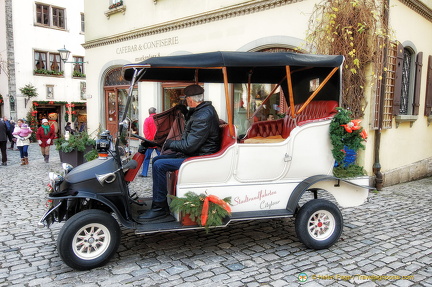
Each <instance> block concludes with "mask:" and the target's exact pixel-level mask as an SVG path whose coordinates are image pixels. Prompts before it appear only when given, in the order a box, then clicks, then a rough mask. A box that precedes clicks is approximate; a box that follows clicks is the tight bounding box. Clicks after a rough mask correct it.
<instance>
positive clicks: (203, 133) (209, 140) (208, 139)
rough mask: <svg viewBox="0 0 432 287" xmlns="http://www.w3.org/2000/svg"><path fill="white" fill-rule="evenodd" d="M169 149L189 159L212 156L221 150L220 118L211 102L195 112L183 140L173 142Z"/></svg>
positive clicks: (198, 107)
mask: <svg viewBox="0 0 432 287" xmlns="http://www.w3.org/2000/svg"><path fill="white" fill-rule="evenodd" d="M169 148H170V149H172V150H175V151H178V152H181V153H183V154H184V155H185V156H187V157H190V156H198V155H206V154H212V153H215V152H217V151H218V150H219V149H220V135H219V116H218V114H217V112H216V110H215V108H214V107H213V106H212V103H211V102H210V101H205V102H202V103H201V104H199V105H198V106H197V107H196V108H195V109H194V110H193V112H192V114H191V115H190V118H189V120H188V121H187V122H186V127H185V130H184V132H183V134H182V139H181V140H178V141H172V142H171V143H170V145H169Z"/></svg>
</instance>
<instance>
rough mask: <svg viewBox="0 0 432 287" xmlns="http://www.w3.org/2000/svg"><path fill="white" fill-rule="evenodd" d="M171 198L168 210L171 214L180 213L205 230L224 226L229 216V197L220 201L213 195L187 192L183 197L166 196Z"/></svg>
mask: <svg viewBox="0 0 432 287" xmlns="http://www.w3.org/2000/svg"><path fill="white" fill-rule="evenodd" d="M168 196H169V197H170V198H171V203H170V208H171V210H172V211H173V212H180V213H181V216H182V217H183V219H184V218H187V217H189V218H190V220H191V221H192V222H190V223H186V224H196V225H199V226H203V227H205V228H206V231H207V232H208V230H209V227H210V226H219V225H223V224H224V220H225V219H227V218H228V217H229V216H231V207H230V204H231V197H226V198H224V199H220V198H219V197H217V196H215V195H207V194H204V193H202V194H199V195H198V194H196V193H193V192H187V193H186V194H185V196H184V197H177V196H174V195H168Z"/></svg>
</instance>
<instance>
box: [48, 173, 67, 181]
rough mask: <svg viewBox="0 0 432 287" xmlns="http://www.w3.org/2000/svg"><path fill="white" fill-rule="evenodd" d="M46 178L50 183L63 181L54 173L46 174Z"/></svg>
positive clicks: (61, 177)
mask: <svg viewBox="0 0 432 287" xmlns="http://www.w3.org/2000/svg"><path fill="white" fill-rule="evenodd" d="M48 177H49V179H50V180H51V181H53V182H60V181H63V180H64V179H63V176H61V175H60V174H57V173H55V172H50V173H49V174H48Z"/></svg>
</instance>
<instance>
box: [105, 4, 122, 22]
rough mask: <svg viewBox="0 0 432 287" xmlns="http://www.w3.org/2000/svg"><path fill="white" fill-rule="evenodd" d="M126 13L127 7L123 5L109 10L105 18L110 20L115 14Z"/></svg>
mask: <svg viewBox="0 0 432 287" xmlns="http://www.w3.org/2000/svg"><path fill="white" fill-rule="evenodd" d="M110 7H111V6H110ZM125 12H126V5H121V6H119V7H115V8H112V9H110V10H108V11H105V16H106V17H107V18H108V19H109V18H110V16H111V15H113V14H117V13H123V15H124V14H125Z"/></svg>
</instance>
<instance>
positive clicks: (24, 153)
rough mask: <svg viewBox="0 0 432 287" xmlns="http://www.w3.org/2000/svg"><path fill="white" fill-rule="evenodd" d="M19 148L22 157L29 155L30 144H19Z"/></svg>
mask: <svg viewBox="0 0 432 287" xmlns="http://www.w3.org/2000/svg"><path fill="white" fill-rule="evenodd" d="M17 148H18V149H19V152H20V157H21V158H25V157H28V152H27V151H28V148H29V146H28V145H23V146H18V147H17Z"/></svg>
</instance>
